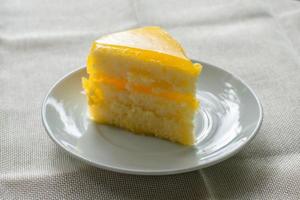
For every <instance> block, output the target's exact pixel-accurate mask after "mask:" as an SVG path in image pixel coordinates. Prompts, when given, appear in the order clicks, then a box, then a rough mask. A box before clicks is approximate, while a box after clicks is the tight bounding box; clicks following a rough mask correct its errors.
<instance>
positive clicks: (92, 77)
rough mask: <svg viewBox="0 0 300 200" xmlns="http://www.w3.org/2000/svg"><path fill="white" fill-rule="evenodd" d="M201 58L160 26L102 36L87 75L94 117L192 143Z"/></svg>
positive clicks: (122, 126) (91, 115)
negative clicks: (189, 53) (197, 59)
mask: <svg viewBox="0 0 300 200" xmlns="http://www.w3.org/2000/svg"><path fill="white" fill-rule="evenodd" d="M201 69H202V66H201V65H200V64H193V63H192V62H191V61H190V60H189V59H188V58H187V57H186V56H185V53H184V51H183V49H182V47H181V46H180V44H179V43H178V42H176V41H175V40H174V39H173V38H172V37H171V36H170V35H169V34H168V33H167V32H165V31H164V30H163V29H161V28H159V27H143V28H138V29H133V30H128V31H124V32H120V33H114V34H111V35H108V36H104V37H102V38H100V39H98V40H96V41H95V42H94V43H93V45H92V48H91V50H90V54H89V56H88V60H87V72H88V74H89V78H88V79H85V78H84V79H83V87H84V89H85V91H86V94H87V99H88V107H89V114H90V118H91V119H92V120H94V121H96V122H98V123H104V124H111V125H115V126H118V127H121V128H125V129H127V130H130V131H132V132H134V133H138V134H144V135H152V136H157V137H160V138H164V139H168V140H170V141H174V142H178V143H181V144H185V145H192V144H194V141H195V136H194V131H193V130H194V124H193V120H194V115H195V112H196V110H197V109H198V107H199V102H198V101H197V99H196V97H195V91H196V81H197V79H198V76H199V74H200V72H201Z"/></svg>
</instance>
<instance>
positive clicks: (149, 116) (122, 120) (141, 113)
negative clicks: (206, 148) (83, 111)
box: [89, 101, 195, 145]
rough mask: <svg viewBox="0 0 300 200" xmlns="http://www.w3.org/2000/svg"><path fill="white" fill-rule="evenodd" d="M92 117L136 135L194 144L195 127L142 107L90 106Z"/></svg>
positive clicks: (115, 102) (110, 103)
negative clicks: (160, 115) (140, 134)
mask: <svg viewBox="0 0 300 200" xmlns="http://www.w3.org/2000/svg"><path fill="white" fill-rule="evenodd" d="M89 112H90V116H91V118H92V119H93V120H95V121H96V122H99V123H105V124H111V125H115V126H118V127H121V128H125V129H128V130H130V131H133V132H134V133H142V134H144V135H153V136H157V137H160V138H164V139H169V140H171V141H173V142H179V143H181V144H185V145H191V144H193V143H194V140H195V139H194V135H193V134H190V133H191V132H193V125H192V124H188V123H182V122H181V123H178V121H176V120H173V119H169V118H166V117H159V116H157V115H156V114H155V113H154V112H152V111H149V110H144V109H142V108H141V107H138V106H133V105H131V106H130V105H125V104H122V103H120V102H117V101H112V102H110V101H109V102H106V101H104V102H102V103H101V104H99V105H91V106H89Z"/></svg>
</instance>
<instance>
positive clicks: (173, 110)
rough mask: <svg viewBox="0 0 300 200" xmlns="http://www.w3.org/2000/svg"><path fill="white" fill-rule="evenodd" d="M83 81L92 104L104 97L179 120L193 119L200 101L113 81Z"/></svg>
mask: <svg viewBox="0 0 300 200" xmlns="http://www.w3.org/2000/svg"><path fill="white" fill-rule="evenodd" d="M83 83H84V88H85V91H86V93H87V95H88V100H89V104H90V105H92V104H98V103H99V102H101V101H103V99H104V100H106V101H110V102H114V101H116V102H120V103H122V104H126V105H135V106H136V107H141V108H143V109H144V110H149V111H152V112H154V113H155V114H156V115H158V116H161V117H168V118H172V119H176V120H177V121H191V120H192V119H193V117H194V110H195V109H196V108H198V101H197V100H196V99H194V97H191V96H190V97H186V99H177V100H174V99H173V97H169V96H167V95H153V94H151V93H149V92H145V91H140V90H136V88H128V89H125V88H123V85H119V84H115V83H113V82H105V81H104V82H102V81H99V80H96V81H95V80H92V79H89V80H87V79H84V80H83ZM95 86H96V87H95ZM183 116H184V118H182V117H183Z"/></svg>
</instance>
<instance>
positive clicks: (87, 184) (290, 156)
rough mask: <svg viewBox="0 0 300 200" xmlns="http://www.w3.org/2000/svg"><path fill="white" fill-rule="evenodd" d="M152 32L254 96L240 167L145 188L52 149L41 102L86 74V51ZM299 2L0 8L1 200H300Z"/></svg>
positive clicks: (13, 2) (236, 162)
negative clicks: (256, 122) (114, 35)
mask: <svg viewBox="0 0 300 200" xmlns="http://www.w3.org/2000/svg"><path fill="white" fill-rule="evenodd" d="M143 25H159V26H162V27H164V28H165V29H167V30H168V31H169V32H170V33H171V34H172V35H173V36H174V37H176V38H177V39H178V40H179V41H180V42H181V43H182V44H183V46H184V47H185V48H186V50H187V54H188V55H189V56H190V57H191V58H194V59H198V60H201V61H204V62H207V63H211V64H214V65H217V66H220V67H223V68H224V69H226V70H229V71H231V72H233V73H234V74H236V75H238V76H240V77H241V78H242V79H244V80H245V81H246V82H247V83H249V85H251V86H252V88H253V89H254V90H255V91H256V92H257V95H258V96H259V97H260V99H261V101H262V104H263V107H264V114H265V117H264V122H263V125H262V127H261V130H260V132H259V134H258V135H257V137H256V138H255V139H254V140H253V141H252V142H251V144H250V145H248V146H247V147H245V148H244V149H243V150H242V151H241V152H240V153H238V154H237V155H236V156H234V157H232V158H230V159H228V160H226V161H224V162H222V163H220V164H217V165H215V166H212V167H209V168H206V169H202V170H199V171H194V172H190V173H186V174H180V175H172V176H161V177H155V176H152V177H147V176H133V175H125V174H118V173H114V172H109V171H105V170H101V169H97V168H95V167H91V166H89V165H87V164H85V163H82V162H80V161H78V160H76V159H73V158H71V157H70V156H69V155H68V154H67V153H65V152H64V151H63V150H61V149H60V148H59V147H58V146H57V145H55V144H54V143H53V142H52V141H51V140H50V139H49V138H48V136H47V134H46V132H45V131H44V128H43V126H42V122H41V116H40V110H41V104H42V100H43V97H44V96H45V94H46V92H47V90H48V89H49V88H50V86H51V85H52V84H53V83H54V82H55V81H56V80H58V79H59V78H60V77H61V76H63V75H64V74H66V73H68V72H69V71H71V70H73V69H75V68H78V67H79V66H83V65H84V64H85V58H86V55H87V52H88V50H89V47H90V44H91V41H92V40H94V39H95V38H97V37H99V36H101V35H103V34H107V33H111V32H115V31H120V30H124V29H129V28H133V27H138V26H143ZM299 55H300V2H298V1H293V0H290V1H286V0H281V1H276V2H275V1H271V0H270V1H267V0H264V1H237V0H235V1H222V0H213V1H204V0H203V1H196V0H195V1H175V0H174V1H172V0H166V1H159V0H151V1H138V0H114V1H99V0H87V1H75V0H65V1H60V0H51V1H50V0H44V1H42V0H27V1H21V0H2V1H1V2H0V199H45V198H46V199H50V198H51V199H225V198H226V199H299V198H300V57H299Z"/></svg>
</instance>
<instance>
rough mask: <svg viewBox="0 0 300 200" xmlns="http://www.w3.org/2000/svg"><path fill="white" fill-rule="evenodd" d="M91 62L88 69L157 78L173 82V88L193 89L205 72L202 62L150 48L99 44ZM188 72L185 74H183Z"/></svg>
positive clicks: (89, 61)
mask: <svg viewBox="0 0 300 200" xmlns="http://www.w3.org/2000/svg"><path fill="white" fill-rule="evenodd" d="M94 46H96V47H94V48H92V49H91V52H90V55H89V57H88V62H87V70H88V73H90V74H93V73H100V74H103V75H105V76H110V77H119V78H121V79H127V76H129V75H130V74H137V75H139V76H144V77H146V78H148V79H152V80H153V81H154V82H159V83H162V84H169V85H171V86H172V89H174V90H176V91H179V92H184V93H191V92H194V91H195V86H196V85H195V82H196V80H197V78H198V76H199V74H200V72H201V69H202V66H201V65H200V64H193V63H192V62H191V61H189V60H185V59H182V58H178V57H174V56H171V55H165V54H162V53H158V52H152V51H148V50H140V49H134V48H127V47H122V46H110V45H103V44H95V45H94ZM183 75H184V76H183Z"/></svg>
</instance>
